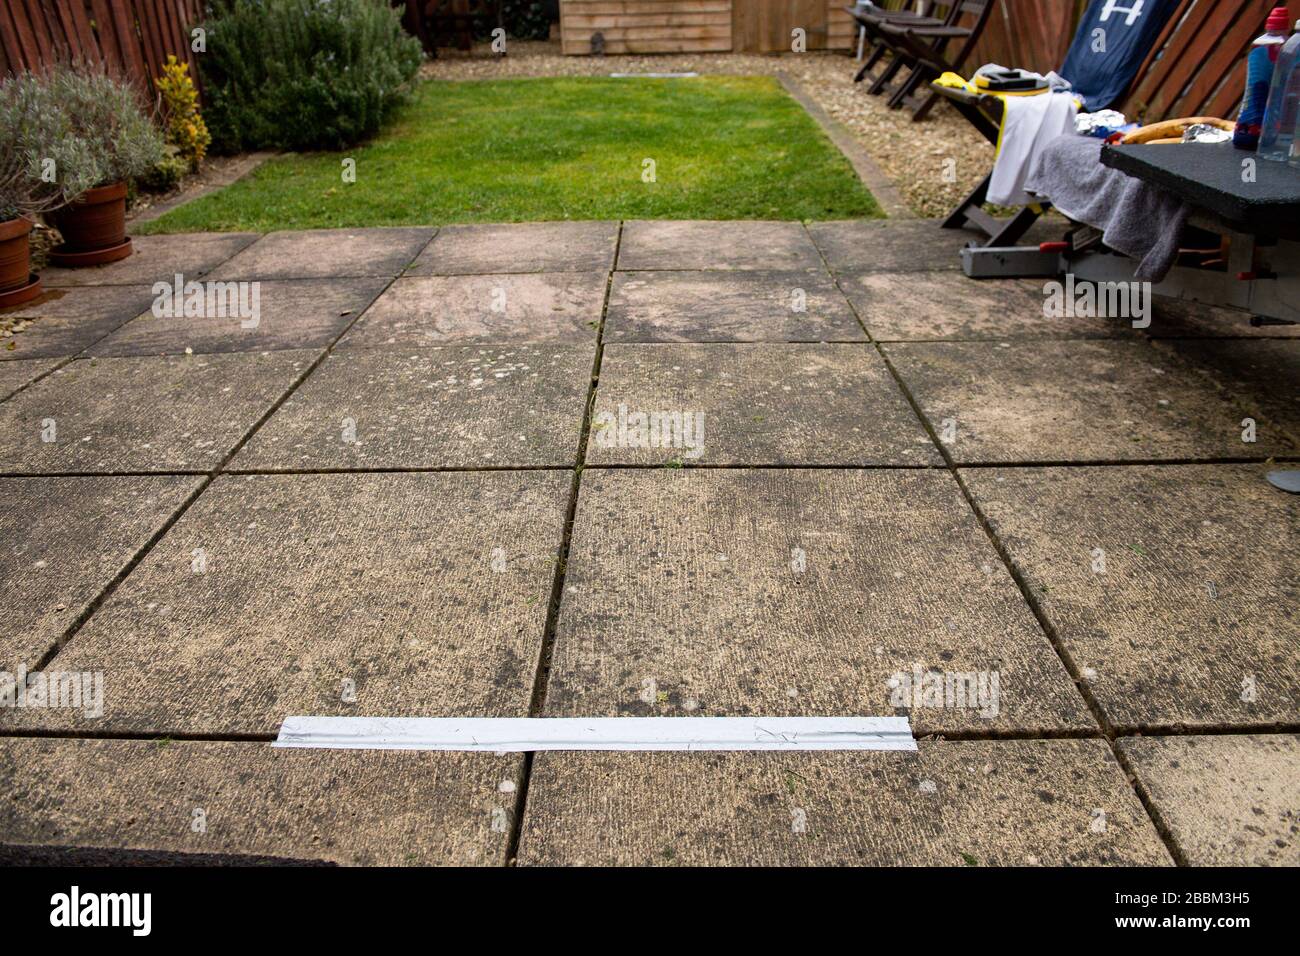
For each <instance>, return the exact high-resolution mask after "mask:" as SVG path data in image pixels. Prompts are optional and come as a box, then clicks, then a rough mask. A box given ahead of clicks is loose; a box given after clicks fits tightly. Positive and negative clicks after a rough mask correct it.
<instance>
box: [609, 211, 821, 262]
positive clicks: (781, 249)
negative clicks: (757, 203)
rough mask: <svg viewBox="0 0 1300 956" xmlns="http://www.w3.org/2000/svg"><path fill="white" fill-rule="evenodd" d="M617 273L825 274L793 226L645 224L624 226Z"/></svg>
mask: <svg viewBox="0 0 1300 956" xmlns="http://www.w3.org/2000/svg"><path fill="white" fill-rule="evenodd" d="M618 267H619V269H621V270H664V269H668V270H681V269H691V270H698V269H742V270H757V271H762V272H780V271H812V272H820V273H823V274H824V273H825V270H826V267H825V265H824V264H823V263H822V258H821V255H820V254H819V253H818V251H817V247H816V246H815V245H813V243H812V240H811V239H810V238H809V237H808V231H807V230H806V229H804V227H803V225H802V224H800V223H797V222H744V221H742V222H662V221H655V222H647V221H644V220H638V221H635V222H629V223H627V224H626V225H625V226H624V227H623V240H622V243H621V244H620V246H619V252H618Z"/></svg>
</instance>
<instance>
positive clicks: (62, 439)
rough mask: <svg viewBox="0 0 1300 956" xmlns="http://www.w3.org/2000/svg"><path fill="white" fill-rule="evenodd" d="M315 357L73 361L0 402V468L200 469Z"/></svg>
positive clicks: (217, 458) (231, 445)
mask: <svg viewBox="0 0 1300 956" xmlns="http://www.w3.org/2000/svg"><path fill="white" fill-rule="evenodd" d="M317 354H318V353H316V352H303V351H289V352H259V353H256V354H252V353H245V354H241V355H204V356H199V355H180V356H169V357H160V358H107V359H78V360H77V361H75V362H71V363H69V364H68V365H65V366H63V367H62V368H60V369H58V370H57V371H55V372H53V373H51V374H50V375H47V376H46V377H45V378H43V379H41V380H40V381H39V382H37V383H36V384H35V385H33V386H32V387H30V388H27V389H24V390H23V391H21V392H19V393H18V394H17V395H15V396H14V397H13V398H11V399H10V400H9V401H7V402H5V403H3V404H0V472H7V473H14V474H32V473H39V472H124V471H154V472H166V471H209V470H211V469H214V468H216V467H217V466H218V465H219V464H220V463H221V462H222V460H223V459H224V458H225V457H226V456H227V455H228V454H229V453H230V452H232V451H234V449H235V447H236V446H237V445H238V444H239V442H240V441H241V440H242V439H243V437H244V436H245V435H247V434H248V432H249V431H250V430H251V429H252V428H253V426H254V425H256V424H257V423H258V421H259V420H260V419H261V418H262V416H263V415H265V414H266V413H267V412H269V411H270V410H271V408H272V406H273V405H274V403H275V402H276V401H277V400H279V399H280V398H281V396H283V395H284V394H285V393H286V392H287V391H288V390H289V388H290V387H291V386H292V385H293V383H294V382H295V381H296V380H297V379H298V378H299V376H301V375H302V374H303V373H304V372H306V370H307V368H308V366H309V365H310V364H311V362H312V360H313V359H314V358H315V357H316V355H317Z"/></svg>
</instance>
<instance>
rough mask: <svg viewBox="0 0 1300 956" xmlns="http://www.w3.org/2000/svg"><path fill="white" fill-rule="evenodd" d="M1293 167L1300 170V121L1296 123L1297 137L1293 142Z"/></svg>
mask: <svg viewBox="0 0 1300 956" xmlns="http://www.w3.org/2000/svg"><path fill="white" fill-rule="evenodd" d="M1291 165H1292V166H1294V167H1295V168H1296V169H1300V120H1297V122H1296V128H1295V137H1294V138H1293V139H1292V140H1291Z"/></svg>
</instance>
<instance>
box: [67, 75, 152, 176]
mask: <svg viewBox="0 0 1300 956" xmlns="http://www.w3.org/2000/svg"><path fill="white" fill-rule="evenodd" d="M46 82H48V84H49V87H50V93H51V95H52V96H53V98H54V101H55V102H56V103H57V104H58V105H59V107H60V108H61V109H62V110H63V111H64V112H65V113H66V114H67V117H68V120H69V122H70V123H71V126H72V131H71V133H72V136H73V137H74V138H76V139H80V140H82V141H84V142H85V143H86V144H87V146H88V149H89V152H90V155H91V156H92V157H93V164H94V169H95V172H96V173H97V174H98V176H97V179H96V182H95V185H96V186H107V185H110V184H112V183H117V182H122V181H124V180H131V179H133V178H135V177H136V176H142V175H144V174H145V173H147V172H149V170H151V169H153V167H154V166H156V165H157V164H158V163H159V162H160V161H161V160H162V159H163V158H164V156H165V155H166V152H165V150H164V145H165V144H164V140H163V136H162V133H161V132H160V131H159V130H158V128H157V127H156V126H154V124H153V120H151V119H150V118H149V116H148V114H146V113H145V111H144V108H143V106H142V104H141V102H140V97H139V96H138V95H137V93H136V91H135V89H134V88H132V87H131V86H130V85H128V84H127V83H126V82H125V81H123V80H117V79H114V78H113V77H111V76H109V75H108V74H106V73H103V72H100V71H96V70H92V69H88V68H80V67H75V68H74V67H59V68H56V69H54V70H52V71H50V73H49V76H48V78H47V80H46Z"/></svg>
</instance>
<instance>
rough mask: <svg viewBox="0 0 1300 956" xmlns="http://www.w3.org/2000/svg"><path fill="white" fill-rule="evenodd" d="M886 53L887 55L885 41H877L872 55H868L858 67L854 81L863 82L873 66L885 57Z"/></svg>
mask: <svg viewBox="0 0 1300 956" xmlns="http://www.w3.org/2000/svg"><path fill="white" fill-rule="evenodd" d="M884 55H885V45H884V44H883V43H877V44H876V45H875V47H874V48H873V49H872V51H871V56H869V57H867V59H866V60H865V61H864V62H863V64H862V66H861V67H860V68H859V69H858V72H857V73H856V74H854V77H853V82H854V83H861V82H862V81H863V79H864V78H865V77H866V76H867V75H868V74H869V73H870V72H871V70H872V68H873V67H874V66H875V65H876V64H877V63H879V62H880V60H881V58H882V57H884Z"/></svg>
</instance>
